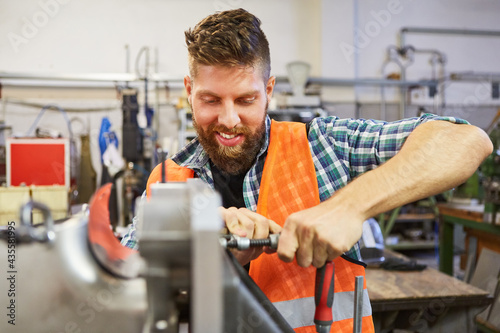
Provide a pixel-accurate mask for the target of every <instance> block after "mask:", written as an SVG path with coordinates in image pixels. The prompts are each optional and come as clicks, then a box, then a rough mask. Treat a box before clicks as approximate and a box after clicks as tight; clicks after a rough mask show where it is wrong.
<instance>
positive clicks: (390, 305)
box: [366, 250, 492, 333]
mask: <svg viewBox="0 0 500 333" xmlns="http://www.w3.org/2000/svg"><path fill="white" fill-rule="evenodd" d="M388 256H399V257H402V256H401V255H400V254H397V253H395V252H392V251H389V250H386V257H388ZM366 283H367V287H368V293H369V295H370V302H371V305H372V310H373V319H374V323H375V328H376V332H379V333H380V332H389V331H391V330H393V329H398V328H399V329H409V330H413V331H415V332H475V327H476V325H475V321H474V318H475V316H476V315H477V314H479V313H480V312H481V311H483V310H484V309H485V308H486V307H487V306H488V305H489V304H491V302H492V298H491V297H489V296H488V292H486V291H484V290H481V289H478V288H476V287H474V286H471V285H469V284H467V283H464V282H462V281H459V280H457V279H455V278H453V277H451V276H449V275H446V274H443V273H441V272H439V271H438V270H435V269H432V268H426V269H424V270H423V271H420V272H418V271H415V272H400V271H387V270H384V269H380V268H370V267H369V268H367V270H366Z"/></svg>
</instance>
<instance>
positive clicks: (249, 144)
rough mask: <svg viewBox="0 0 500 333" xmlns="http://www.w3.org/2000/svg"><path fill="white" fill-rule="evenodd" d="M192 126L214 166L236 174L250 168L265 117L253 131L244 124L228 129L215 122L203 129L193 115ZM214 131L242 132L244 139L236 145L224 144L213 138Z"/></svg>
mask: <svg viewBox="0 0 500 333" xmlns="http://www.w3.org/2000/svg"><path fill="white" fill-rule="evenodd" d="M193 113H194V112H193ZM193 126H194V128H195V129H196V131H197V133H198V140H199V141H200V143H201V146H202V147H203V149H204V150H205V151H206V153H207V154H208V157H210V160H212V162H213V163H214V164H215V166H216V167H217V168H219V170H221V171H223V172H225V173H227V174H230V175H238V174H242V173H243V172H246V171H248V170H250V167H251V166H252V164H253V163H254V161H255V158H256V157H257V154H258V153H259V151H260V148H261V147H262V144H263V142H264V138H265V135H264V133H265V131H266V117H264V118H263V119H262V124H261V126H260V127H259V128H258V129H257V131H256V132H255V133H252V132H251V131H250V129H249V128H248V127H246V126H242V127H236V128H233V129H229V128H227V127H226V126H224V125H215V124H211V125H209V126H208V128H207V130H206V131H205V130H204V129H203V128H201V127H200V126H198V124H197V123H196V119H195V117H193ZM216 132H222V133H226V134H242V135H244V136H245V140H244V141H243V143H242V144H240V145H237V146H233V147H229V146H224V145H222V144H220V143H219V142H218V141H217V139H216V138H215V133H216Z"/></svg>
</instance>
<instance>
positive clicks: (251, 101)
mask: <svg viewBox="0 0 500 333" xmlns="http://www.w3.org/2000/svg"><path fill="white" fill-rule="evenodd" d="M253 102H255V97H248V98H242V99H240V103H243V104H252V103H253Z"/></svg>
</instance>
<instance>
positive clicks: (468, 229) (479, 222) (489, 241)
mask: <svg viewBox="0 0 500 333" xmlns="http://www.w3.org/2000/svg"><path fill="white" fill-rule="evenodd" d="M438 209H439V215H440V218H439V222H440V228H439V229H440V232H439V270H440V271H441V272H444V273H446V274H449V275H453V254H454V253H453V247H454V245H453V233H454V226H455V225H456V224H458V225H462V226H463V227H464V231H465V234H466V241H467V239H468V238H469V237H471V236H474V237H476V239H477V256H478V257H479V255H480V254H481V250H482V249H483V248H488V249H491V250H493V251H495V252H500V225H494V224H490V223H485V222H483V211H484V207H483V206H482V205H476V206H466V205H451V204H439V205H438ZM466 245H467V244H466ZM476 260H477V258H476Z"/></svg>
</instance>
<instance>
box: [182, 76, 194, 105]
mask: <svg viewBox="0 0 500 333" xmlns="http://www.w3.org/2000/svg"><path fill="white" fill-rule="evenodd" d="M192 83H193V82H192V81H191V78H190V77H189V75H186V76H184V88H186V93H187V98H188V103H189V105H192V103H191V93H192V91H193V84H192Z"/></svg>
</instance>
